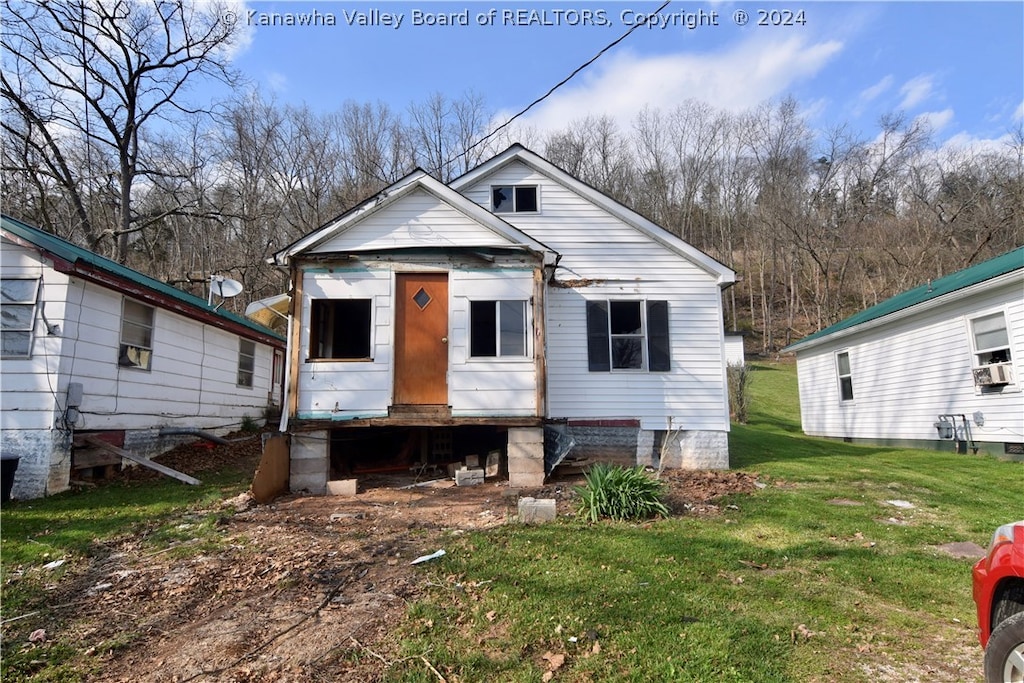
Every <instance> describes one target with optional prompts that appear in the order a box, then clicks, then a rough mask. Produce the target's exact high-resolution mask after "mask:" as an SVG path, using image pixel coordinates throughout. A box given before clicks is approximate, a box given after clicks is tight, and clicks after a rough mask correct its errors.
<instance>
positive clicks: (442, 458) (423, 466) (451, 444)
mask: <svg viewBox="0 0 1024 683" xmlns="http://www.w3.org/2000/svg"><path fill="white" fill-rule="evenodd" d="M507 444H508V428H506V427H497V426H489V425H486V426H485V425H472V426H452V427H366V428H358V429H335V430H333V431H332V432H331V435H330V451H329V453H330V456H329V457H330V479H332V480H334V479H345V478H349V477H358V476H360V475H365V474H388V473H395V474H398V473H405V474H408V473H410V472H413V473H423V474H428V473H430V474H437V475H439V476H447V475H448V474H449V472H450V468H456V469H457V468H458V467H461V466H462V465H464V464H466V463H467V461H468V462H471V463H472V462H473V459H474V458H476V462H477V463H479V464H480V465H483V463H484V462H485V460H486V458H487V455H488V454H489V453H493V452H498V453H499V454H500V460H501V463H502V464H501V465H500V468H499V472H500V476H505V475H506V474H507V468H506V465H505V461H506V455H507Z"/></svg>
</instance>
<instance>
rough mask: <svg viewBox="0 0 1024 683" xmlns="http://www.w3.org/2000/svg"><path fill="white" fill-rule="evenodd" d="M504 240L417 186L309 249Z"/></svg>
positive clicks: (325, 250)
mask: <svg viewBox="0 0 1024 683" xmlns="http://www.w3.org/2000/svg"><path fill="white" fill-rule="evenodd" d="M507 244H508V240H507V239H505V238H504V237H502V236H500V235H497V234H495V233H494V232H492V231H491V230H489V229H487V228H485V227H483V226H482V225H480V224H479V223H477V222H476V221H474V220H472V219H471V218H469V217H468V216H466V215H465V214H463V213H461V212H459V211H456V210H455V209H453V208H452V207H451V206H449V205H447V204H445V203H444V202H442V201H441V200H440V199H438V198H437V197H435V196H434V195H432V194H430V193H429V192H426V191H424V190H417V191H415V192H413V193H411V194H409V195H408V196H405V197H402V198H401V199H400V200H399V201H396V202H395V203H394V204H391V205H390V206H387V207H385V208H383V209H381V210H380V211H377V212H376V213H374V214H372V215H370V216H368V217H367V218H365V219H363V220H361V221H359V222H358V223H356V224H355V225H354V226H352V227H351V228H350V229H348V230H346V231H345V232H343V233H342V234H340V235H338V236H336V237H334V238H333V239H330V240H327V241H326V242H324V243H323V244H321V245H319V246H318V247H316V248H315V249H313V250H311V253H330V252H347V251H366V250H369V249H394V248H404V247H452V246H466V247H479V246H501V245H507Z"/></svg>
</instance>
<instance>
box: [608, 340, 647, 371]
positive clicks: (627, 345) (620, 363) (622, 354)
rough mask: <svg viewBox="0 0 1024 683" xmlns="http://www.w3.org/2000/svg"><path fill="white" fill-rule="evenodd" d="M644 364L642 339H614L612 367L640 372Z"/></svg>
mask: <svg viewBox="0 0 1024 683" xmlns="http://www.w3.org/2000/svg"><path fill="white" fill-rule="evenodd" d="M643 364H644V352H643V344H642V343H641V338H640V337H614V338H612V367H613V368H616V369H629V370H639V369H640V368H642V367H643Z"/></svg>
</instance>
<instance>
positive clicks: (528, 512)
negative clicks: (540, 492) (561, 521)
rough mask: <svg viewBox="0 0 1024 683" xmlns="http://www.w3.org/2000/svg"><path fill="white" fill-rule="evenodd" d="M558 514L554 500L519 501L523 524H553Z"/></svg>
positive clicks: (525, 499)
mask: <svg viewBox="0 0 1024 683" xmlns="http://www.w3.org/2000/svg"><path fill="white" fill-rule="evenodd" d="M556 514H557V513H556V511H555V499H554V498H520V499H519V521H520V522H522V523H523V524H539V523H541V522H553V521H555V516H556Z"/></svg>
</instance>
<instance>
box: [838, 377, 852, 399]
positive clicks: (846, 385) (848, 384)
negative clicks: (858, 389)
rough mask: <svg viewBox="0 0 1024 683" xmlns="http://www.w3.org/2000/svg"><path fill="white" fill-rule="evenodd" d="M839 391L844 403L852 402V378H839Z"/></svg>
mask: <svg viewBox="0 0 1024 683" xmlns="http://www.w3.org/2000/svg"><path fill="white" fill-rule="evenodd" d="M839 391H840V393H841V394H842V397H843V400H844V401H852V400H853V378H852V377H841V378H840V379H839Z"/></svg>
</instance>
